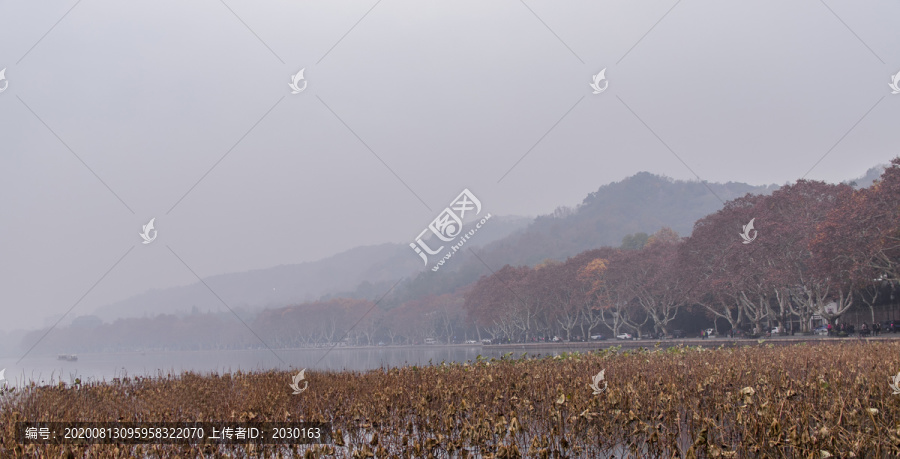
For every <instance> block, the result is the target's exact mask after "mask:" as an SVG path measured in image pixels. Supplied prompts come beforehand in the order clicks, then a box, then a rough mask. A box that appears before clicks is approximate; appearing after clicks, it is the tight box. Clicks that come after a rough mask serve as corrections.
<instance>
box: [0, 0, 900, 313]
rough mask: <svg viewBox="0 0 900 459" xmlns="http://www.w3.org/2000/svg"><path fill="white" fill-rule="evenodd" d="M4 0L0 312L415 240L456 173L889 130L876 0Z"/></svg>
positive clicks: (889, 57) (756, 154) (797, 146)
mask: <svg viewBox="0 0 900 459" xmlns="http://www.w3.org/2000/svg"><path fill="white" fill-rule="evenodd" d="M0 8H2V12H0V69H2V68H5V69H6V71H5V77H6V79H5V80H3V81H0V88H3V87H4V85H6V84H8V87H7V89H6V90H5V91H4V92H2V93H0V210H2V212H0V260H2V261H0V296H2V298H0V301H2V303H0V308H2V309H0V312H2V318H0V330H10V329H14V328H21V327H35V326H39V325H41V324H42V323H43V321H44V319H45V318H46V317H47V316H51V315H54V314H62V313H64V312H65V311H67V310H68V309H69V308H71V307H72V306H73V305H75V308H74V310H73V311H72V313H71V315H72V316H78V315H81V314H86V313H89V312H90V311H92V310H93V309H94V308H96V307H98V306H102V305H104V304H107V303H109V302H112V301H115V300H119V299H123V298H126V297H128V296H131V295H134V294H138V293H141V292H144V291H146V290H148V289H151V288H165V287H169V286H174V285H183V284H188V283H192V282H195V281H196V277H195V275H196V276H201V277H205V276H210V275H215V274H221V273H226V272H235V271H244V270H248V269H257V268H265V267H270V266H274V265H278V264H288V263H297V262H302V261H311V260H316V259H320V258H323V257H327V256H329V255H332V254H334V253H336V252H340V251H344V250H347V249H350V248H352V247H354V246H358V245H368V244H377V243H383V242H411V241H412V239H413V238H415V236H416V235H418V233H419V232H420V231H421V230H422V229H423V228H424V227H425V226H426V225H427V224H428V223H429V222H430V221H431V220H432V219H433V218H434V217H435V216H436V215H437V214H438V212H440V210H442V209H443V208H444V207H445V206H447V205H448V204H449V203H450V201H451V200H452V199H453V198H454V197H456V196H457V195H458V194H459V192H460V191H461V190H462V189H463V188H469V189H471V190H472V192H474V193H475V194H476V195H477V196H478V197H479V198H480V200H481V202H482V203H483V205H484V208H485V210H487V211H489V212H491V213H492V214H494V215H509V214H516V215H537V214H541V213H548V212H551V211H552V210H553V209H554V208H555V207H557V206H559V205H570V206H571V205H575V204H577V203H579V202H580V201H581V200H582V199H583V198H584V197H585V195H586V194H588V193H589V192H591V191H595V190H596V189H597V188H598V187H599V186H601V185H603V184H606V183H609V182H612V181H617V180H621V179H622V178H624V177H627V176H630V175H632V174H634V173H636V172H639V171H650V172H653V173H657V174H665V175H667V176H670V177H674V178H678V179H696V178H697V177H700V178H701V179H704V180H709V181H718V182H725V181H741V182H747V183H751V184H769V183H776V184H783V183H785V182H788V181H793V180H796V179H798V178H800V177H803V176H804V175H806V174H807V173H808V175H806V176H807V178H813V179H821V180H827V181H841V180H845V179H848V178H853V177H856V176H859V175H862V174H863V173H864V172H865V171H866V169H868V168H869V167H872V166H874V165H876V164H879V163H885V162H887V161H889V160H890V159H891V158H892V157H894V156H896V155H897V154H898V153H900V149H898V147H897V146H898V145H900V142H898V140H900V129H898V126H900V125H898V120H900V94H898V95H892V94H891V90H890V88H889V87H888V83H890V81H891V75H893V74H895V73H897V72H900V31H898V28H897V19H896V18H897V17H900V2H897V1H895V0H881V1H869V2H864V3H859V2H851V1H849V0H840V1H839V0H826V2H825V3H824V4H823V2H820V1H817V0H806V1H795V2H784V1H782V0H769V1H757V2H738V1H729V2H723V1H713V0H685V1H680V2H678V1H652V2H651V1H643V2H634V1H625V0H623V1H615V2H607V1H604V2H597V1H569V2H552V1H549V0H526V1H525V2H524V3H523V2H521V1H518V0H503V1H500V0H498V1H483V0H478V1H475V0H471V1H469V0H463V1H453V2H450V1H442V2H436V1H422V0H418V1H410V0H407V1H398V0H383V1H377V2H376V1H373V0H366V1H341V2H335V1H324V0H323V1H316V2H312V1H270V2H251V1H246V0H225V1H224V2H222V1H216V0H202V1H194V2H184V1H156V2H121V1H112V0H82V1H78V2H76V1H42V2H35V1H7V2H2V3H0ZM604 68H605V69H606V72H605V76H606V78H607V79H606V80H605V81H604V82H603V83H602V84H607V83H608V89H607V90H606V91H604V92H602V93H600V94H592V89H591V87H590V86H589V85H590V83H591V82H592V76H593V75H595V74H597V73H598V72H599V71H600V70H602V69H604ZM300 69H305V72H304V77H305V82H306V83H307V85H308V86H307V87H306V89H305V90H304V91H303V92H301V93H299V94H291V89H290V88H289V87H288V83H290V81H291V75H293V74H296V73H297V72H298V71H299V70H300ZM526 153H527V155H526ZM826 154H827V155H826ZM523 156H524V158H523ZM823 156H824V159H821V158H822V157H823ZM820 159H821V162H819V160H820ZM814 165H815V167H814V168H813V166H814ZM811 168H812V170H811V171H810V169H811ZM501 178H502V180H501ZM151 218H155V219H156V220H155V226H156V229H157V230H158V239H157V240H156V241H154V243H151V244H148V245H144V244H141V238H140V237H139V234H138V233H140V232H141V226H142V225H144V224H146V223H147V222H148V221H149V220H150V219H151ZM415 256H416V255H415V254H414V253H413V252H412V251H410V257H415Z"/></svg>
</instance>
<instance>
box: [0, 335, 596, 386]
mask: <svg viewBox="0 0 900 459" xmlns="http://www.w3.org/2000/svg"><path fill="white" fill-rule="evenodd" d="M572 350H578V349H567V348H565V347H553V348H530V349H528V351H527V352H528V354H529V355H537V354H541V355H554V354H558V353H560V352H566V351H572ZM580 350H581V351H584V350H585V349H580ZM508 352H510V349H498V348H492V347H484V348H482V347H481V346H477V345H473V346H463V345H457V346H402V347H401V346H397V347H394V346H386V347H371V348H340V347H338V348H334V349H333V350H331V351H330V352H328V350H327V349H291V350H282V349H279V350H276V351H275V353H276V354H278V357H280V358H281V360H279V358H278V357H276V356H275V355H274V354H273V353H272V352H271V351H269V350H247V351H178V352H145V353H140V352H134V353H104V354H79V355H78V360H77V361H75V362H68V361H62V360H57V358H56V355H34V356H32V355H29V356H28V357H26V358H25V359H23V360H22V361H21V362H20V363H19V364H16V360H18V359H17V358H9V357H8V358H3V357H0V370H2V369H4V368H5V369H6V373H5V375H6V381H4V382H5V383H7V384H9V385H10V386H13V385H16V386H21V385H22V384H23V383H29V382H31V381H34V382H35V383H37V384H50V383H51V378H52V381H59V380H60V378H61V379H62V381H63V382H66V383H71V382H73V381H74V380H75V378H80V379H81V380H82V381H83V382H88V381H102V380H106V381H110V380H111V379H112V378H117V377H122V376H125V375H128V376H157V375H159V373H160V372H162V374H163V375H166V374H168V373H172V374H177V373H181V372H183V371H194V372H199V373H209V372H218V373H228V372H235V371H237V370H241V371H245V372H246V371H256V370H271V369H280V370H291V369H299V368H307V369H309V370H320V371H321V370H350V371H365V370H373V369H378V368H382V367H398V366H406V365H420V366H421V365H428V362H429V360H430V361H431V362H432V363H433V364H440V363H441V361H445V362H448V363H449V362H465V361H467V360H475V358H476V357H477V356H478V355H479V354H480V355H481V356H483V357H485V358H492V357H494V358H500V357H501V356H502V355H503V354H504V353H508ZM512 352H513V356H514V357H519V356H521V355H522V353H523V352H524V351H523V350H513V351H512ZM282 360H283V361H284V362H282ZM0 384H3V382H0Z"/></svg>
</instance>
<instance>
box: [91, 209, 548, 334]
mask: <svg viewBox="0 0 900 459" xmlns="http://www.w3.org/2000/svg"><path fill="white" fill-rule="evenodd" d="M531 221H532V219H531V218H529V217H515V216H510V217H501V216H497V217H494V218H492V219H491V225H489V226H486V227H485V229H484V231H482V232H480V233H479V239H478V241H473V245H475V246H477V244H486V243H489V242H491V241H495V240H497V239H501V238H504V237H506V236H508V235H509V234H510V233H511V232H514V231H516V230H519V229H521V228H523V227H525V226H526V225H527V224H528V223H529V222H531ZM410 242H412V241H410ZM422 269H423V267H422V261H421V260H420V259H419V257H418V256H416V254H415V253H414V252H413V251H412V249H410V248H409V246H408V243H404V244H390V243H388V244H380V245H374V246H364V247H356V248H353V249H350V250H348V251H346V252H342V253H339V254H337V255H334V256H331V257H328V258H325V259H322V260H319V261H313V262H306V263H298V264H290V265H281V266H275V267H272V268H266V269H259V270H253V271H246V272H240V273H229V274H222V275H218V276H211V277H208V278H205V279H204V281H205V282H206V283H207V284H208V285H209V287H210V288H211V289H212V290H213V291H215V292H216V294H218V295H219V296H220V297H221V298H222V299H223V300H224V301H225V302H226V303H227V304H228V306H229V307H231V308H232V309H235V310H237V309H241V310H243V311H244V313H246V312H248V311H249V310H254V309H260V308H266V307H280V306H285V305H290V304H298V303H301V302H304V301H311V300H316V299H319V298H320V297H323V296H326V295H328V294H330V293H333V292H342V291H348V290H353V289H356V288H357V287H358V286H360V285H361V284H367V283H368V284H375V285H381V284H388V285H393V283H395V282H396V281H397V280H398V279H401V278H404V277H408V276H411V275H414V274H415V273H416V272H418V271H421V270H422ZM382 293H383V292H382ZM221 308H222V304H221V303H220V302H219V300H218V299H216V297H215V296H213V295H212V294H211V293H210V292H209V290H208V289H207V288H206V287H205V286H204V285H203V284H201V283H199V282H197V283H194V284H191V285H187V286H182V287H172V288H166V289H154V290H150V291H148V292H145V293H142V294H140V295H136V296H133V297H131V298H127V299H125V300H122V301H118V302H116V303H112V304H109V305H105V306H102V307H100V308H98V309H97V310H96V311H95V312H93V313H92V314H94V315H95V316H98V317H100V318H101V319H102V320H103V321H105V322H110V321H112V320H115V319H117V318H122V317H140V316H144V315H149V316H155V315H157V314H190V313H191V312H206V311H217V310H219V309H221Z"/></svg>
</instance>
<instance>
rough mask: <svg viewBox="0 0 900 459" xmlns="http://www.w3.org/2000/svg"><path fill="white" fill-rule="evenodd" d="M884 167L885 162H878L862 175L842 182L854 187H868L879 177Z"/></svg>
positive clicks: (885, 165)
mask: <svg viewBox="0 0 900 459" xmlns="http://www.w3.org/2000/svg"><path fill="white" fill-rule="evenodd" d="M886 167H888V165H887V164H879V165H877V166H875V167H872V168H870V169H869V170H867V171H866V173H865V174H864V175H863V176H862V177H857V178H855V179H853V180H845V181H844V183H846V184H848V185H852V186H853V187H854V188H868V187H870V186H872V184H874V183H875V180H878V179H879V178H880V177H881V174H883V173H884V169H885V168H886Z"/></svg>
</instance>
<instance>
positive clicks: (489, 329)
mask: <svg viewBox="0 0 900 459" xmlns="http://www.w3.org/2000/svg"><path fill="white" fill-rule="evenodd" d="M751 219H753V221H754V226H755V229H756V231H757V232H756V233H755V236H756V238H755V239H754V240H752V242H749V243H745V241H744V240H743V239H742V238H741V237H740V234H741V229H742V227H743V225H746V224H747V223H748V222H749V221H750V220H751ZM750 235H751V236H753V235H754V233H751V234H750ZM447 274H448V275H449V274H450V273H447ZM427 275H431V276H441V275H444V273H442V272H438V273H427ZM895 286H900V158H895V159H894V160H893V161H892V163H891V165H890V166H889V167H888V168H886V170H885V171H884V173H883V175H882V176H881V179H880V180H879V181H876V182H875V184H874V185H872V186H871V187H868V188H860V189H854V188H853V187H852V186H850V185H847V184H839V185H835V184H827V183H824V182H817V181H806V180H800V181H797V182H796V183H794V184H792V185H787V186H784V187H782V188H780V189H778V190H777V191H775V192H773V193H772V194H771V195H753V194H748V195H745V196H744V197H741V198H738V199H734V200H732V201H729V202H727V203H725V205H724V207H723V208H722V209H721V210H719V211H718V212H716V213H714V214H711V215H707V216H706V217H704V218H702V219H700V220H699V221H697V222H696V224H695V225H694V229H693V233H692V234H691V236H690V237H684V238H682V237H679V236H678V235H677V234H676V233H675V232H674V231H672V230H670V229H667V228H663V229H661V230H659V231H658V232H656V233H655V234H653V235H652V236H649V237H646V235H644V237H641V236H640V235H631V236H628V237H626V238H625V240H623V244H622V246H621V247H618V248H613V247H601V248H597V249H594V250H588V251H585V252H582V253H579V254H577V255H575V256H572V257H570V258H568V259H566V260H565V261H553V260H547V261H544V262H542V263H540V264H538V265H536V266H509V265H507V266H503V267H501V268H499V269H496V271H493V272H491V273H490V274H489V275H485V276H482V277H481V278H480V279H478V280H477V281H475V282H473V283H470V284H469V285H466V286H464V287H462V288H459V289H456V290H455V291H453V292H450V293H445V294H442V295H436V294H431V295H418V296H414V297H412V298H409V297H407V298H406V299H404V300H400V301H396V298H397V296H396V295H395V296H394V300H395V301H392V297H391V296H390V295H389V296H388V298H387V299H386V300H385V301H382V302H376V301H372V300H365V299H351V298H333V299H329V300H321V301H315V302H309V303H304V304H299V305H294V306H288V307H283V308H278V309H266V310H263V311H261V312H259V313H258V314H256V315H255V316H252V317H247V318H246V319H242V320H243V321H244V323H246V324H247V325H249V327H250V328H251V329H252V330H253V332H254V333H255V335H256V336H253V334H251V333H250V332H249V330H247V327H246V326H244V324H243V323H240V322H239V321H237V320H236V319H234V318H233V317H232V315H231V314H230V313H227V312H221V313H219V314H192V315H186V316H174V315H167V316H159V317H156V318H148V319H123V320H120V321H117V322H114V323H112V324H103V325H99V326H96V327H93V328H92V330H91V331H90V332H89V333H87V332H85V330H79V329H77V328H74V327H69V328H68V329H62V330H56V331H55V332H54V333H51V334H49V335H48V336H47V339H46V340H45V342H44V343H42V347H43V346H46V348H47V349H50V348H54V349H61V350H63V349H64V350H70V352H71V351H81V352H86V351H101V350H121V349H125V348H140V349H152V348H166V349H202V348H216V349H227V348H246V347H254V346H261V343H260V339H262V340H263V341H265V343H266V345H268V346H270V347H273V348H284V347H307V346H316V345H327V344H330V343H336V342H343V343H346V344H350V345H374V344H376V343H379V342H384V343H389V344H412V343H422V342H424V341H425V340H426V339H428V338H432V339H435V340H436V341H438V342H454V341H455V342H460V341H463V340H468V339H478V340H480V339H485V338H491V339H502V340H509V341H512V342H519V341H532V340H539V339H542V338H543V339H547V338H550V337H553V336H559V337H561V338H563V339H575V338H581V339H584V337H588V336H590V335H592V334H603V335H606V336H609V335H610V334H612V335H617V334H619V333H622V332H628V333H632V334H635V335H637V336H639V337H643V336H647V335H653V336H669V335H671V334H672V332H673V328H686V329H690V328H693V329H695V330H696V329H698V328H699V327H696V326H695V327H691V326H690V325H696V324H698V323H700V322H703V323H705V324H710V323H716V324H722V325H724V324H726V323H727V324H729V325H730V326H731V327H732V328H734V329H743V330H754V329H755V330H765V329H766V327H769V326H772V325H781V326H783V327H785V329H787V330H795V331H798V332H808V331H809V327H810V323H811V320H810V319H811V318H813V317H814V316H819V317H821V318H823V319H824V320H825V321H828V322H830V323H835V322H836V321H838V320H839V319H840V317H841V316H842V315H844V314H846V313H847V311H849V310H851V308H862V309H865V308H868V309H869V311H871V317H872V321H874V319H875V309H874V308H875V307H876V305H880V304H884V303H885V302H886V301H887V300H888V298H891V299H892V296H893V289H894V287H895ZM392 295H393V294H392ZM386 305H387V306H386ZM827 305H830V306H828V307H826V306H827ZM678 324H681V326H678ZM685 324H688V326H685ZM727 330H728V328H725V329H724V330H723V331H727ZM41 333H43V332H41V331H35V332H33V333H30V334H29V335H27V336H25V339H24V340H23V341H22V342H23V343H27V344H29V345H30V343H33V342H34V340H36V339H37V337H38V335H39V334H41Z"/></svg>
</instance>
